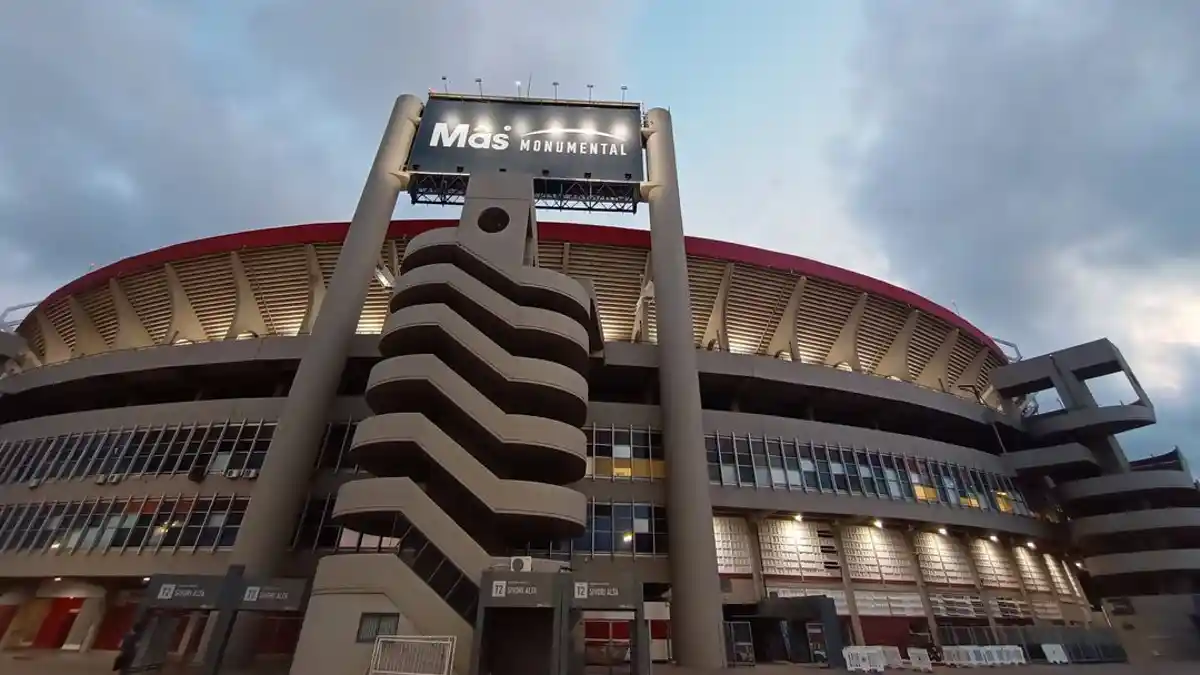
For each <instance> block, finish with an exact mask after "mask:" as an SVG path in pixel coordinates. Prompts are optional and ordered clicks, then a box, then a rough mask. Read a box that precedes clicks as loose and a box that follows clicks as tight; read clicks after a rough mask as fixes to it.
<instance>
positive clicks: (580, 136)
mask: <svg viewBox="0 0 1200 675" xmlns="http://www.w3.org/2000/svg"><path fill="white" fill-rule="evenodd" d="M407 169H408V171H409V172H410V173H411V174H412V175H413V180H412V181H411V182H410V184H409V191H410V193H411V194H412V196H413V201H414V202H417V203H442V204H449V203H461V202H460V201H454V200H455V198H457V197H459V196H461V195H460V193H461V192H462V191H463V190H464V189H465V181H466V180H467V179H468V177H469V176H470V175H472V174H478V173H484V172H507V173H516V174H521V175H527V176H529V177H530V178H532V179H533V181H534V193H535V195H536V196H537V197H538V198H539V201H540V204H539V205H540V206H542V207H549V208H563V209H571V208H583V209H588V210H628V209H617V208H611V207H612V206H613V205H614V204H616V203H617V202H622V203H624V202H628V204H627V206H630V207H632V205H633V204H636V201H637V187H638V185H639V184H640V183H641V182H642V181H643V180H644V179H645V165H644V162H643V159H642V112H641V107H640V106H639V105H638V104H636V103H599V102H596V103H593V102H585V101H545V100H541V99H522V98H512V99H509V98H482V97H470V96H456V95H448V94H431V95H430V97H429V100H428V101H427V102H426V104H425V110H424V112H423V113H422V115H421V124H420V126H419V127H418V128H417V133H416V136H415V137H414V139H413V144H412V150H411V152H410V153H409V158H408V166H407ZM556 200H557V202H556ZM589 200H590V201H589ZM568 202H569V203H568ZM605 205H607V206H609V207H610V208H605Z"/></svg>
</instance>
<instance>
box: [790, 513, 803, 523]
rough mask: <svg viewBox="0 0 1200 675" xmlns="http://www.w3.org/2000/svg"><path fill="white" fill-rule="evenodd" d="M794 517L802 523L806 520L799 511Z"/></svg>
mask: <svg viewBox="0 0 1200 675" xmlns="http://www.w3.org/2000/svg"><path fill="white" fill-rule="evenodd" d="M792 518H793V519H795V521H796V522H797V523H802V522H804V516H802V515H801V514H799V513H797V514H796V515H794V516H792Z"/></svg>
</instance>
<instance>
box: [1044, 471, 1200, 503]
mask: <svg viewBox="0 0 1200 675" xmlns="http://www.w3.org/2000/svg"><path fill="white" fill-rule="evenodd" d="M1162 490H1179V491H1189V492H1195V491H1196V483H1195V479H1194V478H1192V476H1191V475H1190V474H1187V473H1184V472H1182V471H1132V472H1129V473H1118V474H1111V475H1107V476H1097V477H1095V478H1085V479H1083V480H1077V481H1072V482H1070V483H1065V484H1063V485H1060V486H1058V498H1059V500H1060V501H1062V502H1064V503H1066V502H1074V501H1080V500H1084V499H1098V498H1103V497H1110V496H1117V495H1121V496H1132V495H1135V494H1137V493H1139V492H1158V491H1162Z"/></svg>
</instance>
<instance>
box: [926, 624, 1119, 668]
mask: <svg viewBox="0 0 1200 675" xmlns="http://www.w3.org/2000/svg"><path fill="white" fill-rule="evenodd" d="M938 634H939V637H940V638H941V643H942V645H943V648H944V649H945V648H948V647H970V646H995V647H1007V646H1011V647H1016V648H1018V649H1019V650H1020V655H1019V656H1018V655H1017V654H1016V653H1015V652H1014V653H1013V655H1012V657H1011V658H1019V659H1020V661H1019V663H1031V662H1040V663H1044V662H1047V661H1049V659H1048V658H1047V656H1046V655H1045V652H1044V650H1043V649H1042V645H1047V644H1050V645H1059V646H1060V647H1062V654H1061V655H1060V654H1059V653H1058V652H1057V651H1056V652H1055V658H1059V656H1063V655H1065V657H1066V658H1067V660H1068V661H1069V662H1070V663H1123V662H1126V661H1128V658H1127V656H1126V654H1125V649H1124V648H1123V647H1122V646H1121V641H1120V639H1119V637H1118V636H1117V634H1116V632H1115V631H1113V630H1112V629H1111V628H1108V627H1102V626H1091V627H1084V626H997V627H995V628H989V627H984V626H939V627H938ZM943 661H945V663H946V664H947V665H951V663H952V660H949V659H947V658H944V659H943ZM961 661H962V663H961V664H956V665H962V666H967V665H969V660H968V659H962V660H961Z"/></svg>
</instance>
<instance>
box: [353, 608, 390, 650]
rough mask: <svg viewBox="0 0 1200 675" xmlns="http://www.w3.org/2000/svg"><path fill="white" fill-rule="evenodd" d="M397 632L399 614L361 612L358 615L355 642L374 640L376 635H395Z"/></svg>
mask: <svg viewBox="0 0 1200 675" xmlns="http://www.w3.org/2000/svg"><path fill="white" fill-rule="evenodd" d="M399 632H400V615H399V614H363V615H362V616H360V617H358V636H357V637H356V638H355V642H358V643H360V644H362V643H370V642H375V638H377V637H380V636H389V635H396V634H398V633H399Z"/></svg>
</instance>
